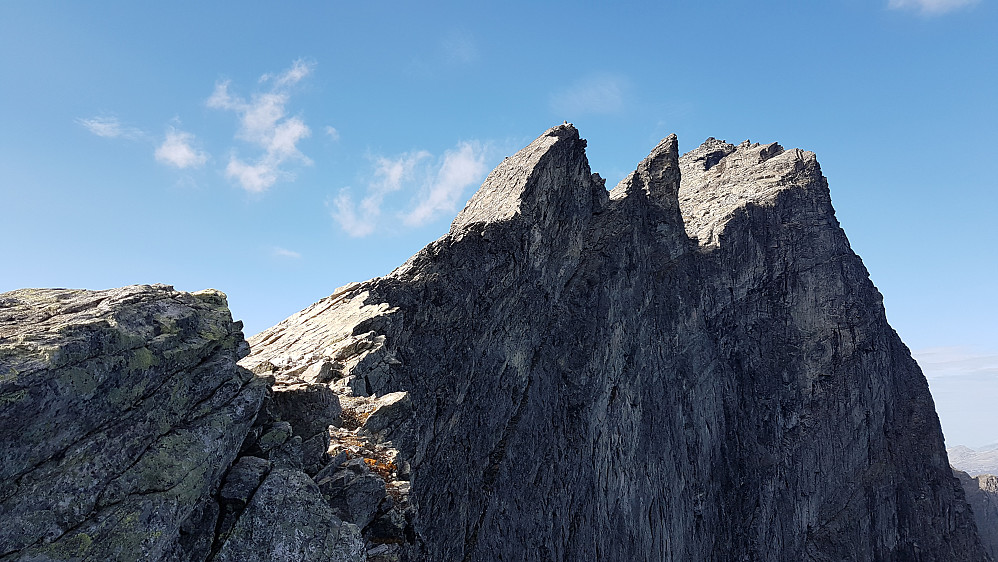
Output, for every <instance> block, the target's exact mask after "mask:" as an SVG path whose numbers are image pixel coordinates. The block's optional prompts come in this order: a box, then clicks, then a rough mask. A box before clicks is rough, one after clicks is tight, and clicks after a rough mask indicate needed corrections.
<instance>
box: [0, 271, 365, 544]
mask: <svg viewBox="0 0 998 562" xmlns="http://www.w3.org/2000/svg"><path fill="white" fill-rule="evenodd" d="M241 328H242V325H241V324H240V323H238V322H236V323H234V322H232V318H231V316H230V314H229V310H228V308H227V305H226V299H225V295H224V294H222V293H220V292H218V291H212V290H209V291H202V292H198V293H182V292H178V291H174V290H173V289H172V287H169V286H166V285H154V286H148V285H139V286H132V287H124V288H122V289H113V290H109V291H80V290H67V289H47V290H36V289H27V290H20V291H13V292H10V293H4V294H2V295H0V519H2V525H0V559H2V560H32V561H38V560H101V561H105V560H120V561H125V560H171V561H174V560H192V561H193V560H199V561H200V560H205V559H206V558H207V557H209V556H215V555H216V553H217V556H216V558H217V559H219V560H249V559H252V557H246V556H241V555H239V553H240V552H242V551H243V550H245V549H253V551H254V552H256V553H258V555H259V558H257V559H259V560H264V559H268V560H269V559H271V558H270V557H269V556H268V555H267V553H271V552H282V553H284V554H287V555H288V556H287V557H286V558H287V559H296V560H327V559H330V558H333V559H338V560H362V559H363V556H362V553H363V543H362V542H361V541H360V534H359V530H358V529H357V528H356V527H354V526H352V525H348V524H345V523H343V522H342V521H340V520H339V519H337V518H335V517H333V516H332V513H331V511H330V509H329V508H328V507H327V508H326V509H325V512H323V511H322V510H321V509H319V508H313V509H312V511H303V510H297V512H296V513H295V514H294V515H295V517H294V518H292V519H290V520H291V521H293V522H295V523H296V524H298V527H299V528H294V529H290V530H289V529H286V528H285V527H282V526H280V525H274V526H273V528H272V529H270V530H269V532H268V533H266V534H264V533H261V532H260V531H257V534H258V535H262V536H263V537H264V538H265V541H266V544H264V545H260V544H259V541H257V542H254V541H253V540H252V537H246V536H244V535H240V534H239V533H241V532H243V530H244V529H247V528H248V529H250V530H251V531H252V529H253V526H254V525H255V524H256V521H257V520H258V519H259V518H260V517H261V514H267V516H268V517H269V516H270V515H272V511H273V508H274V507H275V505H276V506H288V507H289V509H290V508H296V506H297V504H296V503H295V502H299V503H300V502H302V501H310V500H313V499H315V498H318V499H319V503H320V504H321V496H319V495H318V491H317V490H315V494H314V496H315V498H313V497H310V496H308V491H309V489H310V488H309V485H307V484H305V483H304V482H303V481H305V480H308V477H307V476H306V475H305V474H303V473H301V471H300V470H295V468H294V467H278V468H279V470H275V471H274V472H273V473H272V474H271V477H269V478H267V479H266V480H265V481H264V483H263V484H260V482H259V478H257V480H256V481H253V482H252V483H251V484H250V485H249V486H246V487H245V492H246V494H247V498H246V499H248V497H249V496H254V491H255V489H256V488H257V486H260V487H261V488H263V489H264V490H265V493H261V494H255V496H254V501H253V502H252V503H250V505H249V507H248V508H247V509H246V518H238V516H239V515H240V513H239V511H240V510H241V508H242V507H244V506H245V503H246V502H245V501H243V502H242V504H241V505H239V506H238V507H239V508H240V510H235V511H234V510H233V509H231V508H232V505H233V502H232V501H231V500H232V499H233V498H231V497H219V493H218V492H219V487H220V486H221V484H222V482H223V475H225V474H226V472H227V470H228V468H229V466H230V465H231V464H232V462H233V461H234V460H235V459H236V458H237V455H239V453H240V451H241V450H242V449H243V448H244V447H246V448H249V449H252V448H253V446H254V445H255V442H254V441H253V440H252V439H248V437H249V436H252V435H253V434H252V432H251V429H252V428H254V427H256V426H257V425H259V424H260V423H261V418H262V419H263V420H266V421H269V417H268V415H267V414H266V413H265V412H262V411H261V409H262V407H263V406H264V404H266V402H265V398H266V396H267V394H268V388H269V386H270V383H271V380H270V379H266V378H261V377H257V376H255V375H254V374H253V373H251V372H249V371H247V370H246V369H243V368H241V367H239V366H238V365H237V364H236V361H237V360H238V359H239V358H240V357H242V356H243V355H245V354H246V353H247V352H248V347H247V346H246V342H245V340H244V339H243V334H242V332H241ZM330 421H332V420H330ZM328 424H329V422H328V421H327V423H326V425H328ZM324 429H325V426H324V427H323V431H324ZM327 439H328V438H327ZM276 450H278V451H280V449H276ZM322 453H324V450H323V451H320V455H321V454H322ZM286 457H288V455H284V458H286ZM243 458H244V459H248V460H253V459H255V460H256V461H258V462H257V463H255V465H256V466H258V467H261V470H260V471H259V472H258V473H257V474H258V476H259V477H262V476H263V475H264V474H266V472H267V471H268V470H269V469H270V468H271V464H272V462H271V461H270V460H267V459H265V458H255V457H243ZM291 460H292V462H290V464H292V465H293V464H296V463H295V462H294V460H295V459H291ZM243 464H247V463H243ZM274 464H275V465H276V462H275V463H274ZM297 464H300V463H297ZM278 474H279V475H278ZM233 479H234V478H228V479H226V483H227V484H229V481H230V480H233ZM232 487H233V486H231V485H230V486H229V488H232ZM310 487H311V489H315V484H314V483H313V484H310ZM268 494H269V495H268ZM237 495H238V494H237ZM274 496H278V497H274ZM237 499H238V498H237ZM226 500H229V501H226ZM316 514H318V515H316ZM223 515H224V516H228V517H229V519H232V520H235V519H236V518H238V519H239V520H238V521H235V523H232V524H231V525H230V527H232V526H234V529H233V532H232V534H233V535H235V536H237V537H238V540H237V541H232V542H233V543H232V544H230V543H229V541H228V540H227V539H228V536H220V535H219V533H218V531H219V530H220V527H219V526H218V524H219V523H221V522H222V516H223ZM316 519H321V520H320V521H316ZM310 525H311V526H312V527H310ZM302 529H311V531H312V532H311V533H310V536H309V537H308V538H307V539H305V540H302V539H301V538H300V537H299V536H297V535H299V534H300V533H301V530H302ZM279 558H280V557H279Z"/></svg>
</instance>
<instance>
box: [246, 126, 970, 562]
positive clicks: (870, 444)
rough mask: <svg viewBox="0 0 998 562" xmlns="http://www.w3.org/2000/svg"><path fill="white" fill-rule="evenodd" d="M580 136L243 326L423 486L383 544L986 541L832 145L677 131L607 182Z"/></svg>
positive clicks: (533, 552)
mask: <svg viewBox="0 0 998 562" xmlns="http://www.w3.org/2000/svg"><path fill="white" fill-rule="evenodd" d="M585 146H586V141H584V140H582V139H580V138H579V134H578V132H577V131H576V129H575V128H574V127H572V126H570V125H565V126H559V127H555V128H553V129H551V130H549V131H547V132H546V133H545V134H543V135H542V136H540V137H539V138H538V139H537V140H535V141H534V142H533V143H531V144H530V145H529V146H528V147H526V148H525V149H523V150H522V151H520V152H519V153H518V154H516V155H515V156H513V157H510V158H507V159H506V160H505V161H503V163H502V164H500V165H499V167H497V168H496V169H495V170H494V171H493V172H492V173H491V174H490V175H489V176H488V178H487V179H486V180H485V183H484V184H483V185H482V187H481V189H480V190H479V191H478V192H477V193H476V194H475V195H474V197H472V199H471V201H470V202H469V203H468V205H467V206H466V207H465V209H464V210H463V211H462V212H461V213H460V214H459V215H458V217H457V218H456V219H455V221H454V223H453V225H452V227H451V229H450V232H449V233H448V234H447V235H445V236H444V237H442V238H441V239H439V240H437V241H436V242H433V243H431V244H430V245H429V246H427V247H426V248H424V249H423V250H422V251H420V252H419V253H418V254H416V255H415V256H413V257H412V258H411V259H410V260H409V261H408V262H406V263H405V264H404V265H402V266H401V267H399V268H398V269H397V270H395V271H394V272H392V273H391V274H390V275H387V276H386V277H382V278H377V279H374V280H371V281H368V282H365V283H360V284H354V285H350V286H347V287H344V288H343V289H340V290H338V291H337V292H336V293H335V294H333V295H332V296H330V297H328V298H326V299H324V300H322V301H320V302H318V303H316V304H315V305H313V306H311V307H309V308H308V309H306V310H304V311H302V312H300V313H298V314H296V315H294V316H292V317H290V318H289V319H288V320H285V321H284V322H282V323H281V324H279V325H277V326H275V327H274V328H271V329H270V330H267V331H265V332H263V333H261V334H259V335H258V336H256V337H254V338H252V339H251V341H250V343H251V346H252V353H251V355H250V356H248V357H247V358H245V359H244V360H243V364H244V365H246V366H247V367H250V368H252V369H253V370H254V371H256V372H267V373H270V374H271V375H272V376H274V377H276V379H277V380H278V381H279V382H280V381H282V380H283V381H284V383H285V384H290V385H294V384H324V385H327V386H329V388H331V389H333V390H334V391H335V392H337V393H338V394H340V395H341V403H342V404H343V407H344V412H343V416H344V420H346V419H351V420H354V423H352V424H349V426H344V427H342V428H339V430H338V432H339V433H337V434H335V435H334V442H335V441H337V440H339V442H340V443H341V444H342V445H341V447H340V450H341V452H343V453H344V454H346V453H348V452H349V453H350V455H347V456H351V455H352V456H354V457H357V458H361V459H362V460H363V461H364V462H365V463H367V464H368V465H369V466H376V465H377V464H378V463H379V462H381V463H382V466H381V468H382V470H381V472H382V476H383V477H384V479H385V480H386V481H387V482H388V484H389V487H392V486H393V485H396V484H398V483H399V482H404V483H405V484H406V485H405V487H404V488H405V491H406V492H407V493H406V494H405V496H404V504H403V505H404V510H403V511H402V515H404V522H403V521H400V520H399V515H400V514H399V512H398V509H397V507H398V506H394V505H388V506H386V505H380V506H379V507H378V509H377V510H376V511H375V512H374V514H373V515H371V516H368V515H367V514H366V512H365V514H364V516H363V518H362V520H361V521H359V522H358V523H357V524H358V525H361V524H363V525H362V526H363V527H364V533H365V536H366V537H367V540H368V547H369V548H372V547H375V544H374V543H373V542H372V540H371V538H372V535H371V533H372V532H374V530H376V529H377V528H378V527H377V526H376V525H375V523H376V522H377V521H379V520H381V519H385V518H387V519H389V520H394V521H395V525H396V528H397V529H399V530H400V531H401V532H398V531H396V534H395V535H394V536H397V537H398V539H397V540H394V541H391V542H390V541H387V540H382V542H381V543H379V544H378V545H377V546H376V548H378V549H382V550H379V551H378V552H387V554H386V556H389V555H390V557H391V559H409V560H466V561H467V560H509V559H515V560H538V561H540V560H708V559H710V560H773V561H776V560H801V559H807V560H827V561H832V560H985V559H987V555H986V553H985V551H984V550H983V548H982V546H981V543H980V541H979V539H978V537H977V535H976V531H975V526H974V521H973V518H972V514H971V512H970V511H969V510H968V509H967V507H966V503H965V501H964V495H963V491H962V489H961V487H960V484H959V483H958V482H957V480H956V479H955V478H954V477H953V476H952V474H951V472H950V470H949V467H948V464H947V459H946V453H945V450H944V448H943V441H942V435H941V432H940V428H939V423H938V420H937V418H936V415H935V412H934V408H933V404H932V400H931V397H930V395H929V391H928V387H927V385H926V382H925V379H924V377H923V376H922V374H921V372H920V371H919V368H918V366H917V365H916V363H915V362H914V361H913V360H912V358H911V356H910V354H909V352H908V350H907V348H906V347H905V346H904V344H903V343H902V342H901V341H900V339H899V338H898V336H897V334H896V333H895V332H894V331H893V330H892V329H891V327H890V326H889V325H888V324H887V320H886V317H885V314H884V309H883V305H882V299H881V295H880V294H879V292H878V291H877V290H876V288H875V287H874V286H873V284H872V283H871V282H870V280H869V276H868V273H867V271H866V269H865V268H864V266H863V264H862V261H861V260H860V259H859V257H858V256H856V254H855V253H853V252H852V250H851V249H850V247H849V243H848V241H847V240H846V237H845V234H844V233H843V232H842V230H841V229H840V228H839V225H838V222H837V221H836V219H835V215H834V211H833V209H832V206H831V202H830V197H829V191H828V186H827V182H826V180H825V178H824V177H823V176H822V174H821V170H820V168H819V166H818V163H817V161H816V159H815V156H814V154H812V153H810V152H805V151H801V150H797V149H793V150H784V149H783V148H782V147H780V146H779V145H778V144H767V145H759V144H751V143H748V142H746V143H742V144H741V145H738V146H735V145H731V144H728V143H725V142H722V141H717V140H714V139H710V140H708V141H707V142H706V143H704V145H702V146H701V147H699V148H697V149H696V150H693V151H692V152H690V153H687V154H686V155H683V156H682V157H680V155H679V152H678V146H677V140H676V138H675V137H674V136H673V137H669V138H667V139H665V140H664V141H662V143H660V144H659V145H658V146H657V147H656V148H655V149H654V150H653V151H652V153H651V154H650V155H649V157H648V158H647V159H646V160H644V161H643V162H642V163H641V164H639V166H638V168H637V169H636V171H635V172H634V173H632V174H630V175H629V176H628V177H626V178H625V179H624V180H623V181H622V182H621V183H620V184H619V185H618V186H616V188H614V189H613V190H612V191H611V192H609V193H608V192H607V190H606V189H605V187H604V182H603V180H602V179H601V178H600V177H599V176H598V175H596V174H593V173H591V171H590V168H589V164H588V161H587V159H586V155H585ZM400 393H404V394H400ZM389 396H390V397H391V398H390V399H389V398H388V397H389ZM381 402H384V404H381ZM382 406H383V407H384V409H383V411H381V413H378V414H377V415H375V414H374V413H372V410H378V409H380V408H381V407H382ZM368 414H370V416H369V417H365V416H367V415H368ZM372 419H373V420H374V421H373V422H372V421H371V420H372ZM368 423H370V424H371V425H370V426H369V427H367V428H365V427H364V424H368ZM350 443H354V444H353V445H350ZM351 446H352V447H353V449H349V447H351ZM334 448H336V445H335V444H334ZM375 449H377V450H378V451H380V453H378V454H375ZM379 455H381V456H380V457H379ZM375 457H378V458H375ZM379 458H380V460H379ZM354 460H356V458H355V459H354ZM348 462H352V461H348ZM339 470H348V469H346V468H342V469H339ZM346 478H347V475H341V478H340V481H345V479H346ZM319 486H320V489H321V488H322V483H321V482H320V483H319ZM388 497H390V496H388ZM400 497H401V496H400ZM388 503H389V504H390V503H391V502H388ZM379 518H380V519H379ZM403 523H404V524H403ZM389 546H390V548H389ZM388 551H390V552H388Z"/></svg>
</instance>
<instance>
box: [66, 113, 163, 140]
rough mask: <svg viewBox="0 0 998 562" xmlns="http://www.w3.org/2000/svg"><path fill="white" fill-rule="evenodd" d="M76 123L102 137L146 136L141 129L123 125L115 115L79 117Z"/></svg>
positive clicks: (135, 137)
mask: <svg viewBox="0 0 998 562" xmlns="http://www.w3.org/2000/svg"><path fill="white" fill-rule="evenodd" d="M76 122H77V123H79V124H80V125H83V126H84V127H86V129H87V130H88V131H90V132H91V133H93V134H95V135H97V136H98V137H104V138H112V139H113V138H123V139H128V140H139V139H142V138H145V137H146V134H145V133H144V132H143V131H142V130H141V129H136V128H135V127H129V126H126V125H123V124H122V123H121V121H120V120H119V119H118V118H117V117H113V116H99V117H90V118H82V117H81V118H79V119H77V120H76Z"/></svg>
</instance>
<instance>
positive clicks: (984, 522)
mask: <svg viewBox="0 0 998 562" xmlns="http://www.w3.org/2000/svg"><path fill="white" fill-rule="evenodd" d="M953 473H954V474H956V476H957V478H959V479H960V484H962V485H963V491H964V492H965V493H966V495H967V503H968V504H970V509H971V510H972V511H973V512H974V521H975V522H976V523H977V531H978V533H980V536H981V542H982V543H984V548H985V549H987V551H988V554H990V555H991V558H992V559H998V476H994V475H991V474H981V475H978V476H971V475H969V474H967V473H966V472H963V471H961V470H956V469H954V470H953Z"/></svg>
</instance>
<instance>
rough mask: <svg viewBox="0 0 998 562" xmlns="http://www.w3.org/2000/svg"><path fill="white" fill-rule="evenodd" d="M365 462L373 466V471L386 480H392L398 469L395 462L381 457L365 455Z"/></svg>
mask: <svg viewBox="0 0 998 562" xmlns="http://www.w3.org/2000/svg"><path fill="white" fill-rule="evenodd" d="M364 463H365V464H367V466H369V467H371V472H374V473H375V474H377V475H378V476H380V477H381V478H382V479H383V480H384V481H385V482H389V481H391V480H392V474H393V473H394V472H395V471H396V470H398V467H397V466H395V463H393V462H391V461H384V460H381V459H372V458H369V457H364Z"/></svg>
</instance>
